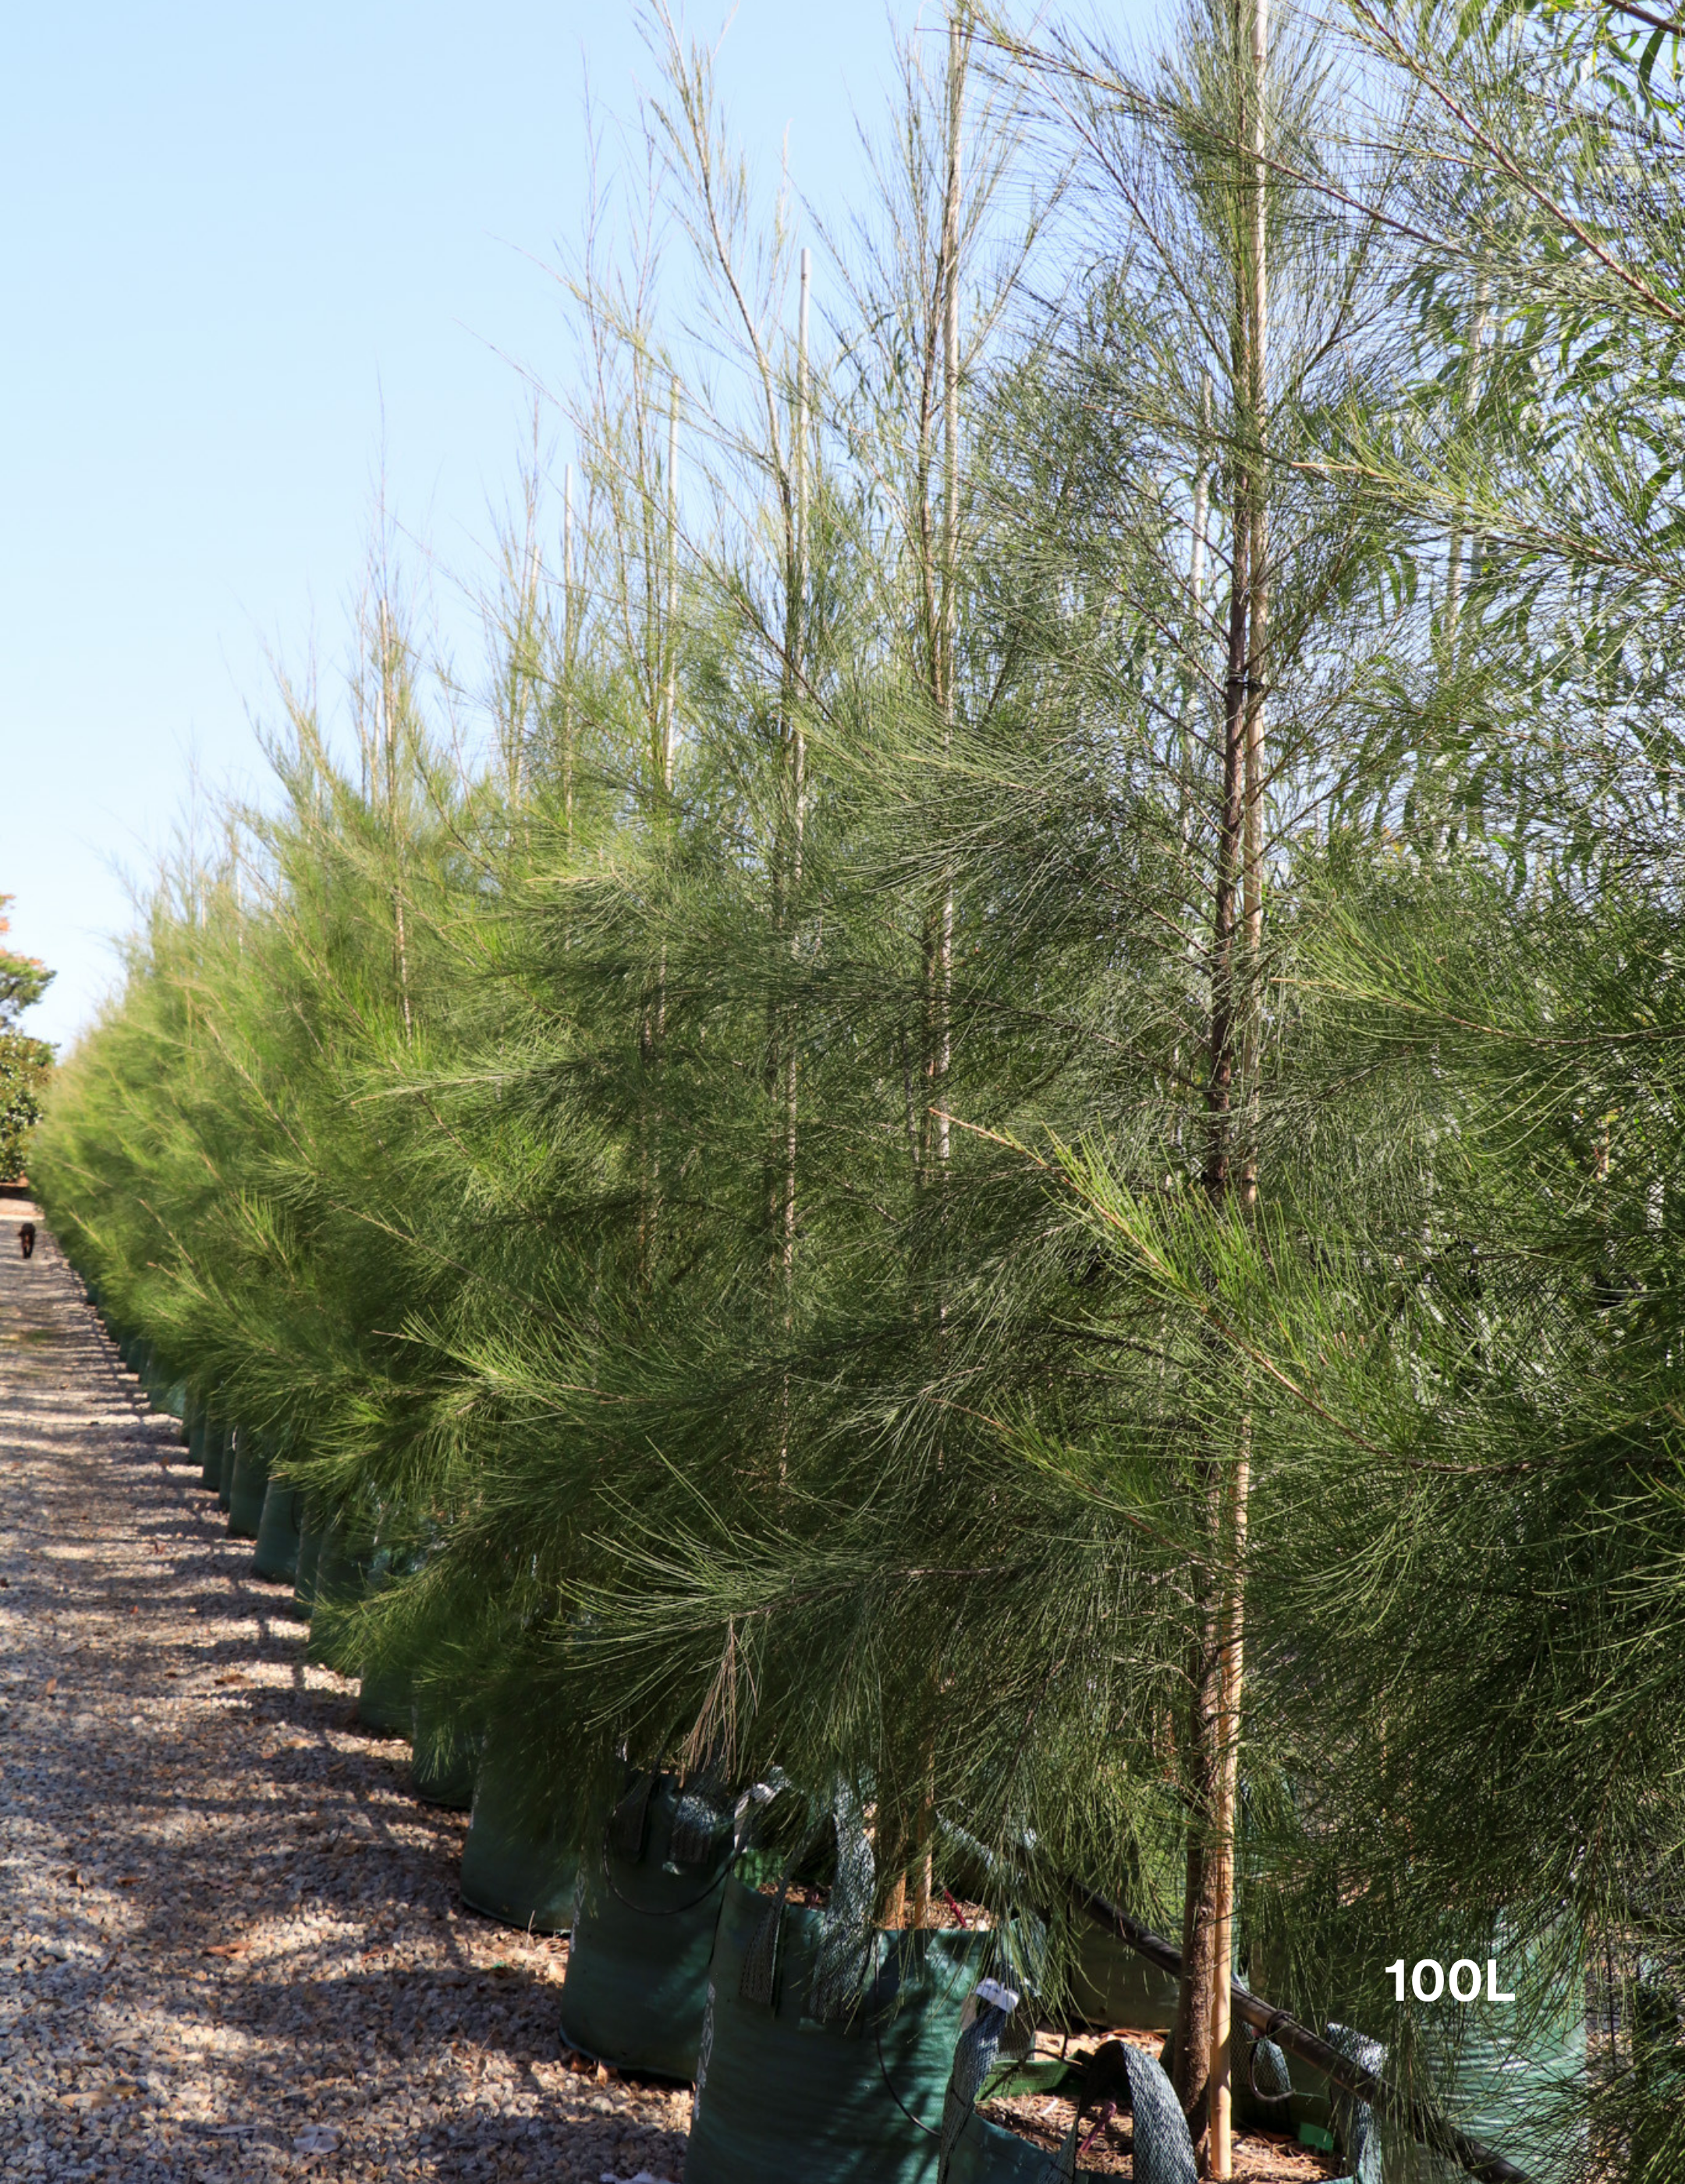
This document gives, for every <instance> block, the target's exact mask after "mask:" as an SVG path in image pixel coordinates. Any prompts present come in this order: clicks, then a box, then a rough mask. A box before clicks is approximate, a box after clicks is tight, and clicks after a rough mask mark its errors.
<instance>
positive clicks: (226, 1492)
mask: <svg viewBox="0 0 1685 2184" xmlns="http://www.w3.org/2000/svg"><path fill="white" fill-rule="evenodd" d="M239 1448H240V1435H239V1429H237V1427H231V1428H230V1429H229V1430H228V1431H227V1432H226V1434H224V1435H223V1436H222V1462H221V1464H220V1467H219V1468H218V1470H217V1474H216V1506H217V1507H218V1508H219V1509H220V1510H221V1511H222V1512H223V1513H224V1514H225V1515H226V1513H227V1510H228V1504H229V1502H230V1500H231V1498H232V1493H233V1487H234V1465H235V1462H236V1460H237V1457H238V1454H239Z"/></svg>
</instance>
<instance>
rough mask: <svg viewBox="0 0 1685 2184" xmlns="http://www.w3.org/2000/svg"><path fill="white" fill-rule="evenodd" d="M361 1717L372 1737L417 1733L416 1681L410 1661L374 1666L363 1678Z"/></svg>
mask: <svg viewBox="0 0 1685 2184" xmlns="http://www.w3.org/2000/svg"><path fill="white" fill-rule="evenodd" d="M357 1719H358V1720H359V1721H360V1722H361V1724H362V1725H363V1727H364V1728H365V1729H366V1730H368V1731H369V1733H370V1735H371V1736H403V1737H410V1736H414V1735H415V1731H416V1682H415V1678H414V1677H413V1676H412V1675H411V1674H410V1667H409V1663H407V1662H400V1663H391V1664H389V1665H388V1666H387V1667H386V1668H383V1669H372V1670H371V1672H370V1673H369V1674H367V1675H365V1677H364V1678H363V1680H362V1683H361V1685H360V1688H359V1690H358V1692H357Z"/></svg>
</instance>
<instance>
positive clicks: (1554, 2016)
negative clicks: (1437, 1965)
mask: <svg viewBox="0 0 1685 2184" xmlns="http://www.w3.org/2000/svg"><path fill="white" fill-rule="evenodd" d="M1487 1958H1493V1959H1494V1960H1495V1961H1496V1963H1497V1965H1498V1975H1497V1976H1496V1978H1495V1980H1494V1981H1493V1984H1495V1985H1496V1986H1497V1987H1498V1990H1499V1992H1505V1993H1512V1994H1514V1996H1515V2001H1514V2002H1513V2003H1493V2002H1488V2001H1487V1999H1486V1981H1485V1977H1484V1975H1485V1970H1486V1960H1487ZM1469 1960H1470V1962H1474V1963H1476V1964H1477V1965H1478V1968H1479V1970H1480V1972H1481V1975H1482V1977H1481V1986H1480V1991H1479V1999H1478V2000H1476V2001H1474V2002H1471V2003H1466V2004H1462V2003H1456V2002H1453V2001H1449V2000H1447V2001H1444V2002H1442V2003H1438V2004H1437V2005H1431V2006H1429V2007H1427V2008H1426V2009H1419V2010H1418V2013H1417V2015H1418V2023H1419V2026H1420V2058H1419V2062H1418V2065H1417V2068H1418V2070H1419V2071H1422V2070H1425V2071H1426V2075H1427V2076H1428V2078H1429V2080H1430V2081H1431V2086H1432V2089H1433V2096H1434V2098H1435V2100H1436V2102H1437V2103H1438V2104H1439V2105H1441V2106H1442V2108H1443V2109H1444V2111H1445V2113H1446V2114H1447V2115H1448V2116H1449V2117H1450V2119H1451V2120H1452V2121H1453V2123H1454V2124H1456V2125H1457V2126H1458V2128H1459V2130H1462V2131H1467V2132H1468V2133H1469V2135H1470V2137H1473V2138H1478V2139H1480V2140H1481V2141H1482V2142H1484V2143H1485V2144H1486V2145H1487V2146H1489V2147H1492V2148H1493V2149H1494V2150H1495V2151H1496V2152H1498V2153H1501V2154H1503V2155H1504V2157H1505V2159H1508V2160H1510V2161H1513V2162H1514V2163H1515V2165H1516V2166H1517V2167H1518V2168H1520V2169H1525V2170H1526V2171H1527V2173H1528V2175H1529V2176H1532V2177H1534V2178H1536V2179H1537V2180H1538V2184H1565V2180H1566V2179H1567V2178H1568V2177H1569V2176H1571V2174H1572V2173H1573V2172H1574V2170H1575V2169H1576V2165H1577V2158H1578V2157H1582V2156H1583V2154H1584V2152H1585V2145H1584V2129H1583V2126H1581V2127H1580V2136H1579V2139H1578V2142H1577V2143H1576V2144H1571V2145H1565V2144H1563V2143H1561V2142H1560V2141H1559V2138H1558V2136H1557V2134H1556V2133H1555V2132H1554V2131H1553V2129H1552V2126H1551V2110H1552V2108H1553V2106H1554V2104H1555V2103H1558V2102H1559V2101H1560V2100H1561V2098H1562V2096H1563V2095H1564V2094H1565V2093H1566V2092H1571V2090H1572V2089H1573V2088H1574V2087H1575V2086H1576V2084H1578V2083H1580V2082H1582V2081H1583V2080H1584V2077H1585V2073H1586V2061H1587V2054H1586V2006H1585V1996H1584V1990H1583V1982H1582V1981H1579V1980H1571V1981H1568V1982H1566V1983H1563V1982H1557V1983H1556V1984H1555V1985H1554V1986H1553V1985H1552V1983H1551V1981H1550V1980H1549V1978H1548V1968H1547V1966H1546V1965H1545V1964H1543V1962H1542V1961H1541V1960H1540V1953H1539V1952H1538V1951H1537V1950H1535V1949H1532V1948H1522V1947H1520V1946H1519V1945H1510V1944H1508V1943H1507V1942H1506V1941H1505V1938H1504V1935H1503V1934H1502V1932H1501V1931H1500V1934H1499V1936H1498V1941H1497V1942H1495V1943H1494V1944H1493V1946H1492V1947H1489V1948H1479V1949H1474V1948H1471V1949H1470V1953H1469ZM1467 1979H1468V1975H1466V1974H1465V1984H1466V1983H1467ZM1398 2168H1399V2174H1400V2176H1401V2177H1402V2176H1409V2179H1411V2180H1412V2184H1461V2172H1460V2171H1459V2170H1458V2168H1457V2165H1456V2164H1455V2163H1454V2162H1452V2161H1450V2160H1449V2159H1448V2158H1447V2157H1445V2156H1444V2155H1442V2154H1436V2153H1431V2152H1430V2151H1429V2150H1428V2149H1427V2148H1425V2147H1420V2146H1412V2147H1411V2148H1410V2149H1409V2162H1408V2164H1403V2163H1401V2164H1399V2165H1398Z"/></svg>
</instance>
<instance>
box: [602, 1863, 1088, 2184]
mask: <svg viewBox="0 0 1685 2184" xmlns="http://www.w3.org/2000/svg"><path fill="white" fill-rule="evenodd" d="M772 1902H773V1899H772V1898H770V1897H765V1896H762V1895H761V1894H759V1893H758V1892H756V1890H754V1889H752V1888H750V1887H749V1886H748V1885H747V1884H746V1883H745V1881H743V1880H739V1879H738V1878H737V1877H736V1876H735V1875H734V1876H733V1877H732V1879H731V1880H729V1881H728V1883H727V1885H726V1890H725V1899H724V1903H723V1906H722V1908H721V1911H720V1919H719V1926H718V1929H717V1933H716V1935H715V1938H714V1952H713V1959H712V1962H711V1964H710V1966H709V1972H708V1991H707V1997H706V2020H705V2025H704V2029H703V2033H702V2040H701V2059H700V2062H699V2064H698V2067H697V2072H696V2103H695V2110H694V2113H693V2115H692V2119H691V2125H690V2143H689V2148H687V2150H686V2153H685V2157H684V2174H685V2178H686V2184H789V2180H790V2179H793V2178H796V2177H800V2178H801V2180H802V2184H935V2175H936V2157H937V2143H938V2142H937V2137H936V2134H937V2132H938V2130H939V2127H940V2123H941V2119H942V2103H943V2098H944V2095H945V2093H946V2088H947V2083H948V2075H949V2072H950V2070H951V2067H952V2064H953V2053H954V2042H955V2041H956V2040H957V2038H958V2036H959V2030H960V2015H961V2012H962V2010H963V2009H964V2007H965V2004H966V2002H967V1999H968V1997H969V1996H970V1994H971V1992H972V1991H973V1989H974V1987H975V1986H976V1985H977V1982H978V1981H979V1979H980V1978H982V1977H983V1976H984V1975H985V1974H986V1973H987V1972H988V1970H990V1966H991V1964H993V1963H994V1962H995V1960H996V1953H997V1952H998V1948H999V1936H997V1935H996V1934H993V1933H990V1932H987V1931H981V1930H978V1929H974V1930H973V1931H970V1932H966V1931H963V1930H961V1929H954V1930H952V1931H948V1930H936V1931H926V1932H923V1933H917V1932H915V1933H891V1932H888V1931H879V1933H878V1935H877V1936H876V1942H875V1948H876V1964H877V1975H876V1977H875V1978H874V1979H873V1982H872V1984H871V1986H869V1987H868V1990H867V1992H866V1996H865V1998H864V2000H863V2002H862V2004H861V2007H860V2009H859V2010H858V2011H857V2012H856V2015H855V2017H854V2018H853V2020H851V2022H850V2023H849V2024H848V2025H845V2026H844V2025H836V2024H822V2023H820V2022H819V2021H818V2020H816V2019H815V2018H814V2017H812V2016H811V2015H810V2014H809V2013H808V1998H809V1987H810V1984H811V1981H812V1974H813V1969H814V1959H815V1953H816V1951H817V1946H818V1941H819V1930H820V1920H821V1918H822V1916H823V1914H821V1913H820V1912H818V1911H815V1910H808V1909H793V1908H789V1907H788V1906H786V1907H785V1908H784V1915H783V1922H782V1927H781V1931H780V1934H779V1939H778V1958H777V1964H778V1970H777V1976H776V1984H775V1987H774V1996H773V2006H772V2007H771V2008H770V2009H768V2008H767V2007H766V2005H765V2004H763V2003H758V2002H750V2001H745V1999H744V1997H743V1993H742V1988H743V1983H744V1968H745V1958H746V1957H747V1956H748V1953H749V1950H750V1944H751V1942H753V1941H754V1939H755V1937H756V1933H757V1932H758V1931H760V1929H761V1927H762V1921H763V1919H765V1918H766V1915H767V1912H768V1910H769V1908H771V1904H772ZM576 1947H577V1943H576ZM568 1975H569V1979H570V1981H571V1980H572V1964H571V1963H570V1964H569V1966H568ZM566 1999H567V1989H566V1987H564V1988H563V1990H562V2000H563V2003H564V2006H565V2005H566ZM1043 2159H1044V2160H1045V2159H1046V2157H1045V2156H1043Z"/></svg>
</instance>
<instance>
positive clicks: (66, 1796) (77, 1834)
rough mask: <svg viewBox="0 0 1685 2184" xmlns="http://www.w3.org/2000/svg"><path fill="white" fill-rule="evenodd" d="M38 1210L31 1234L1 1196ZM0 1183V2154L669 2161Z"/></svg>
mask: <svg viewBox="0 0 1685 2184" xmlns="http://www.w3.org/2000/svg"><path fill="white" fill-rule="evenodd" d="M29 1217H32V1218H34V1219H35V1221H36V1226H37V1229H38V1230H39V1232H40V1237H39V1241H38V1242H37V1245H36V1255H35V1257H34V1258H33V1259H32V1260H31V1261H30V1262H28V1263H27V1264H25V1262H23V1260H22V1258H21V1257H20V1253H19V1250H18V1244H17V1229H18V1227H19V1224H20V1222H21V1221H23V1220H24V1219H25V1218H29ZM185 1459H186V1451H185V1450H184V1449H183V1448H182V1447H181V1446H180V1441H179V1436H178V1435H177V1433H176V1428H175V1424H174V1421H173V1420H165V1419H163V1418H157V1417H154V1416H152V1415H150V1414H149V1413H148V1410H147V1407H146V1403H145V1399H144V1397H143V1396H142V1395H141V1394H140V1393H139V1391H138V1389H137V1384H136V1382H135V1381H134V1379H133V1378H132V1377H131V1375H130V1374H129V1373H126V1372H125V1371H124V1370H123V1368H122V1367H121V1365H120V1363H119V1362H118V1360H117V1357H116V1353H115V1351H114V1350H113V1349H112V1347H111V1346H110V1344H109V1341H108V1340H106V1338H105V1336H104V1334H103V1330H102V1329H100V1327H99V1324H98V1320H97V1318H95V1315H94V1314H93V1312H92V1311H91V1310H90V1309H89V1307H87V1306H86V1304H85V1303H84V1302H83V1301H82V1299H81V1285H80V1284H78V1283H77V1282H76V1281H75V1278H74V1276H73V1275H72V1274H71V1273H70V1270H69V1268H67V1267H66V1266H65V1264H64V1261H63V1259H62V1258H61V1257H60V1256H59V1252H58V1251H57V1250H56V1248H55V1247H54V1245H53V1241H52V1239H51V1238H50V1236H49V1235H48V1234H47V1232H46V1230H45V1229H44V1227H42V1223H41V1220H40V1216H39V1215H38V1214H36V1212H35V1211H34V1209H33V1208H32V1207H31V1206H28V1205H27V1204H25V1203H24V1202H21V1201H18V1200H16V1199H0V1914H3V1917H0V2176H3V2177H29V2178H42V2179H47V2180H50V2184H70V2180H72V2179H81V2178H86V2177H99V2178H109V2179H120V2180H121V2184H178V2180H180V2184H189V2180H191V2184H224V2180H227V2184H235V2180H239V2184H257V2180H261V2179H263V2178H266V2177H271V2176H273V2177H282V2176H287V2177H292V2176H302V2175H304V2174H306V2173H310V2172H314V2173H315V2174H317V2175H320V2176H324V2177H334V2178H347V2179H349V2178H372V2177H381V2178H393V2177H430V2178H431V2177H440V2178H445V2177H449V2178H456V2177H460V2178H464V2179H467V2178H483V2177H532V2178H541V2179H543V2180H544V2184H601V2180H602V2179H603V2178H604V2177H605V2176H606V2177H611V2178H616V2179H631V2178H634V2177H637V2176H639V2175H640V2174H642V2175H644V2176H647V2177H649V2178H652V2179H657V2180H665V2179H671V2180H672V2181H673V2184H678V2180H681V2179H682V2178H683V2173H684V2170H683V2159H684V2134H685V2132H686V2131H687V2130H688V2128H689V2118H690V2096H689V2092H688V2091H683V2090H674V2089H672V2088H665V2087H659V2086H656V2085H653V2084H651V2085H639V2084H633V2083H630V2082H622V2081H612V2080H611V2081H607V2082H600V2081H599V2080H598V2078H597V2077H596V2076H595V2075H589V2074H588V2073H587V2072H586V2071H585V2070H583V2067H582V2068H579V2069H577V2070H576V2069H574V2068H572V2067H570V2064H569V2062H568V2060H566V2059H564V2058H563V2057H562V2055H561V2053H560V2051H559V2048H558V2033H557V2025H558V2019H559V2012H558V1997H559V1993H560V1990H561V1976H562V1970H563V1967H564V1965H565V1964H566V1943H565V1942H560V1941H550V1940H545V1939H543V1938H534V1939H528V1938H527V1937H526V1936H522V1935H520V1934H516V1933H511V1932H510V1931H507V1930H505V1928H502V1927H499V1926H496V1925H492V1924H491V1923H490V1922H489V1921H488V1920H485V1919H479V1918H477V1917H476V1916H475V1915H474V1914H472V1913H471V1912H467V1911H465V1910H464V1909H463V1908H462V1906H461V1904H460V1901H459V1900H458V1897H457V1893H456V1869H457V1862H458V1859H459V1858H460V1852H461V1847H462V1837H463V1835H464V1832H465V1830H466V1821H465V1820H464V1819H463V1818H462V1817H461V1816H460V1815H459V1814H448V1813H441V1812H438V1811H436V1810H433V1809H432V1808H429V1807H427V1806H424V1805H421V1804H419V1803H417V1802H416V1800H415V1799H414V1798H413V1797H410V1794H409V1791H408V1787H407V1779H408V1778H407V1761H408V1747H407V1746H405V1745H404V1744H402V1743H395V1742H391V1741H382V1740H379V1739H377V1738H373V1737H369V1736H364V1735H362V1734H361V1733H360V1732H359V1731H358V1730H356V1729H355V1728H354V1727H353V1726H352V1725H351V1723H350V1715H351V1712H352V1706H353V1702H354V1694H355V1686H354V1685H353V1684H351V1683H349V1682H347V1681H346V1680H344V1679H343V1678H342V1677H338V1676H336V1675H334V1674H331V1673H330V1672H329V1671H328V1670H326V1669H318V1668H314V1667H311V1666H310V1665H309V1664H308V1663H306V1661H305V1659H304V1625H303V1624H300V1623H299V1622H297V1621H295V1620H294V1619H293V1617H292V1616H291V1615H290V1614H289V1613H288V1608H289V1606H290V1603H291V1598H292V1596H291V1592H290V1591H289V1590H287V1589H286V1588H282V1587H278V1586H274V1585H260V1584H259V1583H258V1582H256V1580H254V1579H253V1577H252V1575H251V1556H252V1551H251V1547H250V1545H249V1544H248V1543H246V1542H243V1541H233V1540H231V1539H229V1537H228V1536H227V1534H226V1530H225V1529H224V1520H223V1518H222V1517H221V1516H220V1513H219V1512H218V1510H217V1507H216V1503H215V1496H211V1495H208V1494H205V1493H204V1492H203V1491H201V1490H200V1489H199V1488H198V1485H197V1479H198V1474H197V1471H196V1470H194V1469H192V1468H190V1467H189V1466H188V1465H187V1463H186V1460H185Z"/></svg>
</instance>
